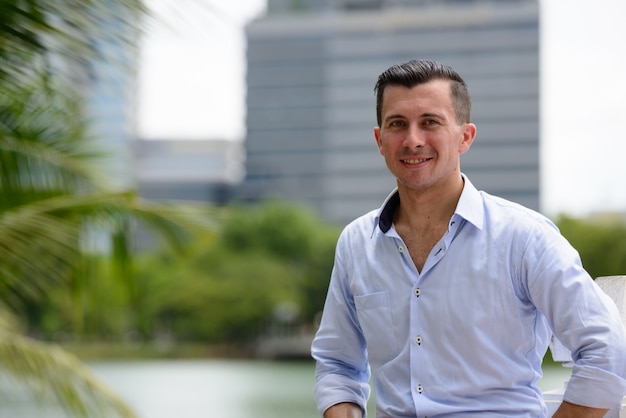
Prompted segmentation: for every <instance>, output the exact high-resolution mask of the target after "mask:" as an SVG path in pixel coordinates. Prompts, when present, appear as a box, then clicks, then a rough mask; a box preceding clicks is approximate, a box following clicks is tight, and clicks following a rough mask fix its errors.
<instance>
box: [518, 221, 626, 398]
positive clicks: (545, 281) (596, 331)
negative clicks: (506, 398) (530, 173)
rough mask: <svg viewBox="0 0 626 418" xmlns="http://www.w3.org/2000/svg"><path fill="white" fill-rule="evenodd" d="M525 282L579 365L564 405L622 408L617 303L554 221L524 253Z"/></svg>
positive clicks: (623, 360)
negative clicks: (606, 292)
mask: <svg viewBox="0 0 626 418" xmlns="http://www.w3.org/2000/svg"><path fill="white" fill-rule="evenodd" d="M523 260H524V261H523V265H522V270H521V276H522V278H525V279H526V285H527V292H528V295H529V297H530V299H531V300H532V302H533V303H534V304H535V306H536V307H537V309H538V310H539V311H540V312H541V313H543V314H544V315H545V317H546V318H547V320H548V323H549V325H550V327H551V329H552V331H553V333H554V334H555V336H556V337H557V338H558V339H559V340H560V341H561V343H562V344H563V345H564V346H565V347H566V348H567V349H569V350H570V351H571V356H572V360H573V362H574V365H573V369H572V376H571V378H570V380H569V382H568V384H567V387H566V390H565V394H564V400H566V401H568V402H571V403H574V404H578V405H584V406H589V407H595V408H608V409H621V405H622V398H623V397H624V395H625V394H626V380H625V377H626V336H625V333H624V326H623V324H622V322H621V318H620V315H619V312H618V310H617V307H616V305H615V303H614V302H613V300H611V298H610V297H608V295H606V294H605V293H604V292H603V291H602V290H601V289H600V287H599V286H598V285H597V284H596V283H595V282H594V281H593V279H592V278H591V277H590V276H589V274H588V273H587V272H586V271H585V270H584V269H583V266H582V263H581V260H580V257H579V255H578V252H577V251H576V250H575V249H574V248H573V247H572V246H571V245H570V244H569V242H567V240H566V239H565V238H564V237H563V236H562V235H561V234H560V233H559V232H558V230H557V228H556V226H554V225H553V224H551V223H550V222H549V221H546V222H545V223H539V225H537V226H536V228H535V229H534V230H533V231H532V232H531V234H530V235H529V237H528V240H527V245H526V248H525V249H524V257H523Z"/></svg>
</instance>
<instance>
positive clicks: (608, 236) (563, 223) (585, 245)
mask: <svg viewBox="0 0 626 418" xmlns="http://www.w3.org/2000/svg"><path fill="white" fill-rule="evenodd" d="M557 225H558V227H559V229H560V230H561V233H562V234H563V236H565V237H566V238H567V239H568V240H569V241H570V243H571V244H572V245H573V246H574V248H576V249H577V250H578V252H579V254H580V258H581V259H582V261H583V265H584V267H585V269H586V270H587V271H588V272H589V274H590V275H591V277H594V278H596V277H601V276H614V275H624V274H626V225H625V224H624V223H620V222H608V223H607V222H599V221H591V220H583V219H576V218H572V217H569V216H561V217H560V218H559V219H558V220H557Z"/></svg>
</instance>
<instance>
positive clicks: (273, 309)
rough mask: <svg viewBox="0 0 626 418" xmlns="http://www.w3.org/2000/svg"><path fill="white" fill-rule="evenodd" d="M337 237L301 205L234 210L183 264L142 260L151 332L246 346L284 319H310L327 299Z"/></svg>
mask: <svg viewBox="0 0 626 418" xmlns="http://www.w3.org/2000/svg"><path fill="white" fill-rule="evenodd" d="M338 234H339V230H338V228H337V227H336V226H334V225H331V224H328V223H325V222H324V221H322V220H321V219H319V218H317V217H316V216H314V215H313V214H312V213H311V212H310V210H308V209H305V208H302V207H298V206H293V205H287V204H284V203H279V202H266V203H264V204H260V205H258V206H235V207H232V208H230V211H229V215H228V217H227V219H226V220H225V221H224V224H223V226H222V228H221V230H220V232H219V234H218V235H217V236H216V237H215V239H212V240H210V241H199V242H197V243H196V244H195V245H194V249H195V250H194V251H191V252H190V254H189V258H188V259H186V260H182V261H181V264H180V265H176V266H166V265H164V264H163V263H162V262H160V261H159V260H158V259H154V258H150V259H144V260H143V261H142V262H141V265H140V266H139V267H138V270H140V271H141V273H140V275H139V277H140V278H139V281H140V282H144V283H147V284H148V287H146V288H145V289H146V290H145V294H146V295H147V297H148V298H149V301H147V304H146V308H147V309H146V311H145V315H144V316H145V318H150V319H149V322H150V325H149V326H148V329H160V330H162V331H165V332H166V333H168V334H170V335H171V336H173V337H174V338H177V339H182V340H188V341H189V340H193V341H209V342H231V343H241V342H249V341H252V340H253V339H254V338H255V337H257V336H258V335H259V334H261V333H264V332H265V331H267V330H268V327H271V326H272V325H273V324H275V323H276V322H277V321H278V322H280V321H283V322H288V323H289V324H290V325H293V326H299V325H302V324H311V323H312V322H314V320H315V317H316V314H317V313H318V312H319V311H320V310H321V308H322V306H323V303H324V298H325V296H326V289H327V287H328V281H329V279H330V271H331V268H332V264H333V256H334V247H335V243H336V239H337V236H338ZM148 278H149V279H148Z"/></svg>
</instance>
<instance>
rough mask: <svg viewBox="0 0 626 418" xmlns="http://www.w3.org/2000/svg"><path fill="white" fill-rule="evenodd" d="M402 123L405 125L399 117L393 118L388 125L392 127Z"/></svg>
mask: <svg viewBox="0 0 626 418" xmlns="http://www.w3.org/2000/svg"><path fill="white" fill-rule="evenodd" d="M404 125H405V123H404V121H403V120H401V119H394V120H392V121H390V122H389V127H392V128H395V127H398V126H404Z"/></svg>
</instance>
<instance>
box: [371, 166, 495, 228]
mask: <svg viewBox="0 0 626 418" xmlns="http://www.w3.org/2000/svg"><path fill="white" fill-rule="evenodd" d="M461 176H462V177H463V180H464V184H463V191H462V192H461V197H460V198H459V203H457V206H456V209H455V211H454V216H460V217H461V218H463V219H465V220H466V221H468V222H470V223H471V224H472V225H474V226H475V227H476V228H478V229H482V227H483V218H484V208H483V204H482V198H481V196H480V192H479V191H478V190H477V189H476V187H474V185H473V184H472V182H471V181H470V180H469V179H468V178H467V177H466V176H465V174H461ZM399 205H400V194H399V193H398V188H396V189H395V190H394V191H393V192H391V193H390V194H389V196H387V198H386V199H385V201H384V202H383V205H382V206H381V208H380V209H379V211H378V215H377V216H376V219H375V223H374V230H375V228H376V226H378V227H379V228H380V230H381V231H382V232H383V233H387V231H389V230H390V229H391V226H392V225H393V215H394V213H395V211H396V209H397V208H398V206H399Z"/></svg>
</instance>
